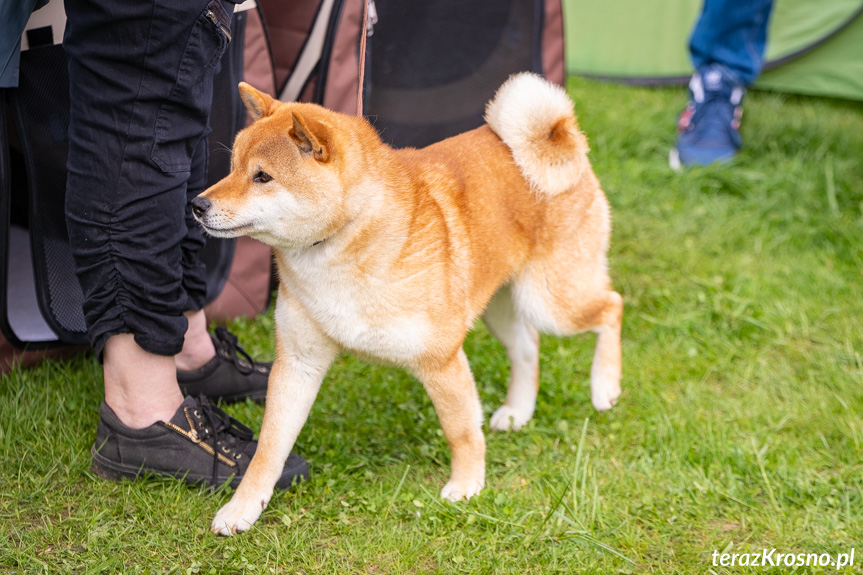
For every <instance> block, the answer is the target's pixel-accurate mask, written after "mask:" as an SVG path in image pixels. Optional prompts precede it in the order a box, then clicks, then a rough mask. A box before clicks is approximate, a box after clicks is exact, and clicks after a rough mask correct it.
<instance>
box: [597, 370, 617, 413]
mask: <svg viewBox="0 0 863 575" xmlns="http://www.w3.org/2000/svg"><path fill="white" fill-rule="evenodd" d="M619 397H620V379H619V378H606V379H603V380H600V381H599V382H598V383H597V384H596V385H591V386H590V401H591V403H593V407H594V409H596V411H608V410H609V409H611V408H612V407H614V404H615V403H617V399H618V398H619Z"/></svg>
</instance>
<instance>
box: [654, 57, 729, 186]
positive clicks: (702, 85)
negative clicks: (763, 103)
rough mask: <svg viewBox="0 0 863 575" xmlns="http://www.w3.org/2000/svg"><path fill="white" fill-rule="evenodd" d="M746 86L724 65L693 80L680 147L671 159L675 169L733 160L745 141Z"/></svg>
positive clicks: (681, 126) (701, 72)
mask: <svg viewBox="0 0 863 575" xmlns="http://www.w3.org/2000/svg"><path fill="white" fill-rule="evenodd" d="M744 91H745V90H744V87H743V84H742V83H741V82H740V80H738V79H737V77H736V76H735V75H734V74H732V73H731V71H730V70H728V68H726V67H725V66H723V65H721V64H710V65H708V66H703V67H702V68H700V69H699V70H698V71H696V72H695V74H693V75H692V79H691V80H690V81H689V95H690V100H689V103H688V104H687V106H686V109H685V110H683V113H681V114H680V119H679V120H678V122H677V131H678V132H679V135H678V136H677V145H676V147H675V148H674V149H673V150H671V153H670V154H669V156H668V164H669V165H670V166H671V167H672V168H673V169H675V170H679V169H680V168H681V167H683V166H706V165H708V164H712V163H714V162H727V161H728V160H730V159H731V158H733V157H734V156H735V155H736V154H737V151H738V150H739V149H740V147H741V146H742V145H743V141H742V140H741V139H740V132H739V130H740V119H741V118H742V117H743V106H742V105H741V103H742V101H743V93H744Z"/></svg>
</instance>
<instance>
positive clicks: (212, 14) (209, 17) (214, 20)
mask: <svg viewBox="0 0 863 575" xmlns="http://www.w3.org/2000/svg"><path fill="white" fill-rule="evenodd" d="M205 16H206V17H207V20H209V21H210V22H212V23H213V25H215V26H216V27H217V28H220V29H221V30H222V32H224V33H225V36H227V38H228V43H230V42H231V32H230V30H228V28H227V27H226V26H225V25H224V24H222V23H221V22H219V18H218V17H217V16H216V13H215V12H213V11H212V10H207V13H206V14H205Z"/></svg>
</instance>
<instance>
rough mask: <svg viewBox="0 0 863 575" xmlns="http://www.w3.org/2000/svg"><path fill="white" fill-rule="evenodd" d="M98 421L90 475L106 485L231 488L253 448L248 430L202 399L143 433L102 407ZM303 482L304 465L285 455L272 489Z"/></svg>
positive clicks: (294, 456)
mask: <svg viewBox="0 0 863 575" xmlns="http://www.w3.org/2000/svg"><path fill="white" fill-rule="evenodd" d="M99 415H100V416H101V417H100V420H99V426H98V427H97V429H96V443H95V444H94V445H93V448H92V449H91V450H90V453H91V454H92V456H93V460H92V463H91V464H90V469H91V470H92V471H93V473H95V474H96V475H98V476H99V477H102V478H103V479H109V480H111V481H119V480H121V479H124V478H128V479H134V478H136V477H138V476H139V475H146V474H154V475H165V476H170V477H178V478H180V479H183V480H184V481H186V482H187V483H203V484H205V485H208V486H210V487H217V486H219V485H222V484H224V483H225V482H227V481H230V485H231V487H236V486H237V485H239V484H240V480H241V479H242V478H243V474H245V472H246V469H248V467H249V462H250V461H251V460H252V456H253V455H254V454H255V449H256V448H257V446H258V443H257V442H256V441H253V440H252V430H251V429H249V428H248V427H246V426H245V425H243V424H242V423H240V422H238V421H237V420H236V419H234V418H232V417H230V416H229V415H228V414H227V413H225V412H224V411H222V410H221V409H219V408H218V407H215V406H213V405H210V403H209V402H208V401H207V400H206V399H205V398H203V397H201V398H193V397H187V398H186V399H185V400H184V401H183V403H182V405H180V408H179V409H178V410H177V413H175V414H174V417H172V418H171V421H168V422H164V421H159V422H156V423H154V424H153V425H151V426H150V427H146V428H144V429H132V428H130V427H126V426H125V425H124V424H123V423H122V422H121V421H120V420H119V419H118V418H117V416H116V414H114V411H113V410H112V409H111V408H110V407H108V405H107V404H106V403H105V402H102V405H101V406H100V408H99ZM308 478H309V464H308V463H306V461H305V460H304V459H303V458H302V457H300V456H299V455H297V454H296V453H291V454H290V456H289V457H288V460H287V461H286V462H285V468H284V469H283V470H282V476H281V477H280V478H279V480H278V481H277V482H276V487H278V488H280V489H288V488H289V487H291V485H292V484H293V483H294V482H295V481H302V480H306V479H308Z"/></svg>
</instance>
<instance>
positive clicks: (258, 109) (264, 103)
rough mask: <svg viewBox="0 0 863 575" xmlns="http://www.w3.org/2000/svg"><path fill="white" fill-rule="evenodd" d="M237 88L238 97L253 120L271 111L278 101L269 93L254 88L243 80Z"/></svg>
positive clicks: (267, 114)
mask: <svg viewBox="0 0 863 575" xmlns="http://www.w3.org/2000/svg"><path fill="white" fill-rule="evenodd" d="M239 88H240V98H242V99H243V103H244V104H245V105H246V109H247V110H248V111H249V114H251V115H252V119H253V120H260V119H261V118H263V117H264V116H269V115H270V114H272V113H273V110H275V108H276V105H277V104H278V102H277V101H276V100H274V99H273V98H272V97H271V96H270V95H269V94H265V93H264V92H261V91H259V90H256V89H254V88H253V87H251V86H249V85H248V84H246V83H245V82H240V85H239Z"/></svg>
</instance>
